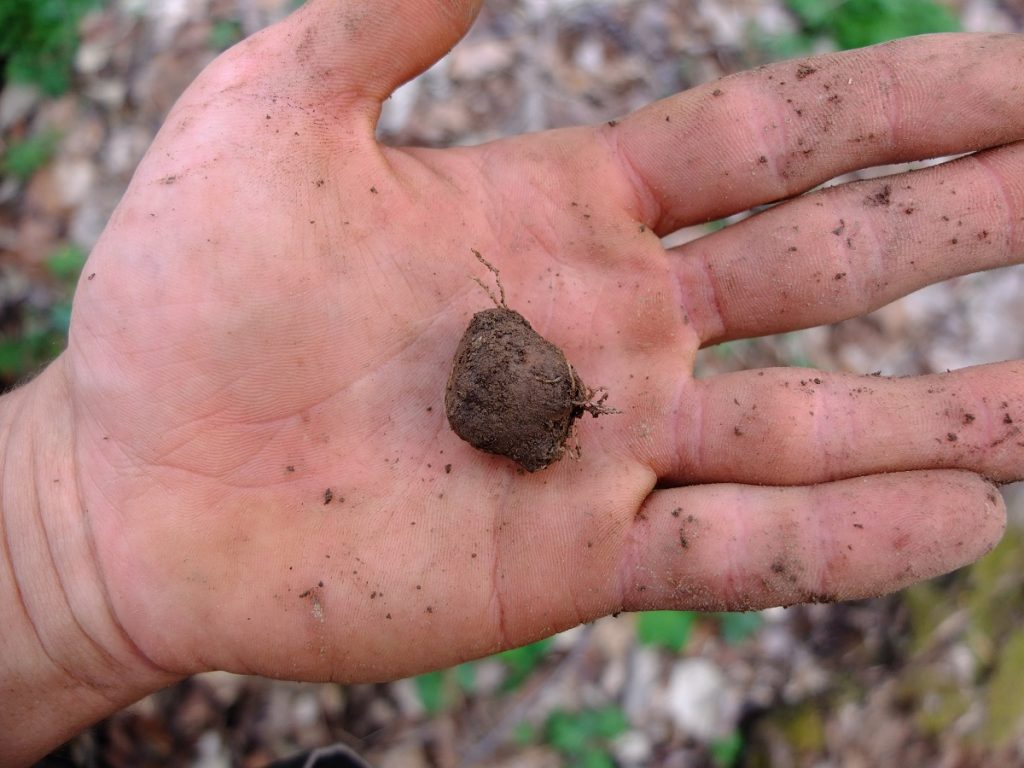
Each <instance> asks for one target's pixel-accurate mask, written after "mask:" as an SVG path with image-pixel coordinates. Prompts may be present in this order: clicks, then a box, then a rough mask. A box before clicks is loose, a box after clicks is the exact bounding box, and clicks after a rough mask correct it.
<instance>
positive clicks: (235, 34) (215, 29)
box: [209, 19, 245, 51]
mask: <svg viewBox="0 0 1024 768" xmlns="http://www.w3.org/2000/svg"><path fill="white" fill-rule="evenodd" d="M244 36H245V35H244V33H243V32H242V25H241V24H240V23H238V22H237V21H235V20H234V19H221V20H220V21H215V22H214V23H213V26H212V27H211V28H210V41H209V43H210V47H211V48H213V50H215V51H226V50H227V49H228V48H230V47H231V46H232V45H234V44H235V43H237V42H238V41H239V40H241V39H242V38H243V37H244Z"/></svg>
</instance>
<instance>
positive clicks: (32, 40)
mask: <svg viewBox="0 0 1024 768" xmlns="http://www.w3.org/2000/svg"><path fill="white" fill-rule="evenodd" d="M100 5H101V2H100V0H31V2H28V0H22V1H21V2H19V1H18V0H3V2H0V61H6V69H5V75H6V77H7V79H8V80H12V81H17V82H28V83H34V84H35V85H37V86H38V87H39V88H41V89H42V90H43V91H45V92H46V93H47V94H49V95H51V96H59V95H60V94H62V93H64V92H65V91H66V90H67V89H68V87H69V85H70V84H71V74H72V62H73V61H74V57H75V51H76V50H77V49H78V25H79V23H80V22H81V20H82V18H83V17H84V16H85V14H86V13H88V12H89V11H90V10H92V9H93V8H97V7H99V6H100Z"/></svg>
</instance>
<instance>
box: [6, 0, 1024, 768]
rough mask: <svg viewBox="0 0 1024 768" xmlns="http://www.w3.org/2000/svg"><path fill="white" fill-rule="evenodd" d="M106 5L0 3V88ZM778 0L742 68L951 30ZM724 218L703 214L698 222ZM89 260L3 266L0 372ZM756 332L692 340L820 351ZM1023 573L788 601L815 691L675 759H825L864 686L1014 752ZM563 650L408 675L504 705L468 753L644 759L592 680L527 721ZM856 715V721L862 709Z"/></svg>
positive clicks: (755, 630) (883, 6)
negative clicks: (778, 24) (830, 601)
mask: <svg viewBox="0 0 1024 768" xmlns="http://www.w3.org/2000/svg"><path fill="white" fill-rule="evenodd" d="M105 5H106V4H105V3H104V2H102V0H33V1H32V2H27V1H26V0H0V64H2V72H3V77H4V81H5V82H4V87H5V88H7V87H8V86H9V85H11V84H18V85H20V86H29V87H31V88H34V89H36V90H37V91H38V92H39V93H40V94H42V95H43V98H44V99H56V98H58V97H61V96H63V95H64V94H67V93H68V92H69V91H70V92H71V93H74V92H75V88H76V87H77V84H76V67H75V63H76V54H77V51H78V44H79V31H80V29H81V25H82V23H83V20H84V19H86V17H87V14H89V13H90V12H94V13H95V12H99V11H102V10H103V8H104V6H105ZM292 5H294V4H292ZM508 5H509V7H511V8H515V7H516V6H515V4H514V3H512V4H508ZM218 7H219V8H221V9H222V12H221V13H220V14H219V15H218V16H216V17H211V18H210V19H209V23H208V25H207V26H206V28H205V31H204V34H203V39H202V40H201V41H200V42H199V43H198V45H199V46H200V47H201V48H203V49H204V50H205V51H206V52H207V53H209V54H210V55H212V54H214V53H216V52H218V51H222V50H224V49H226V48H228V47H230V46H231V45H233V44H234V43H236V42H238V41H239V40H240V39H242V38H243V37H244V36H245V34H246V30H247V25H246V23H245V20H244V19H243V18H242V15H241V14H239V15H233V14H232V9H233V6H232V5H231V4H221V5H219V6H218ZM781 8H782V9H783V11H784V12H785V14H787V16H788V18H787V19H786V24H785V25H784V27H785V28H784V29H783V31H781V32H780V31H778V30H766V29H764V28H763V27H761V26H759V25H758V24H756V23H754V24H751V25H750V26H749V27H748V29H747V31H746V41H745V43H746V47H747V50H746V52H745V53H744V54H743V55H742V56H741V57H740V58H741V59H742V61H743V63H745V64H751V63H759V62H762V61H767V60H772V59H778V58H785V57H792V56H798V55H804V54H808V53H811V52H817V51H822V50H836V49H845V48H854V47H859V46H864V45H870V44H872V43H877V42H882V41H885V40H890V39H894V38H899V37H903V36H906V35H914V34H921V33H926V32H945V31H953V30H956V29H958V28H959V27H960V22H959V19H958V15H957V13H956V8H955V7H954V6H951V5H947V4H945V3H942V2H935V1H934V0H783V2H782V3H781ZM224 9H226V11H225V10H224ZM679 66H680V67H685V66H686V65H685V64H681V65H679ZM63 138H64V136H63V134H62V132H61V130H57V129H54V128H52V127H48V126H42V127H39V126H38V125H37V124H35V123H33V122H32V121H30V120H21V121H18V120H13V121H10V122H9V124H8V125H6V126H5V133H4V135H3V145H2V146H3V153H2V161H0V168H2V173H3V176H4V181H3V184H4V187H5V189H6V190H7V191H6V193H5V194H6V197H5V200H4V202H3V205H4V206H5V208H6V209H7V210H8V211H9V212H10V216H11V217H13V218H15V219H16V218H17V217H18V216H20V215H22V214H23V211H22V209H21V208H19V206H22V205H23V193H24V191H25V190H26V188H28V187H29V185H31V184H32V183H33V179H34V178H35V177H36V176H37V174H39V173H40V172H41V171H43V170H44V169H46V168H47V167H48V166H49V165H50V164H51V162H52V161H53V160H54V158H55V156H56V155H57V153H58V152H59V150H60V146H61V142H62V140H63ZM726 223H727V222H716V223H713V224H711V225H708V227H707V228H706V231H713V230H714V229H716V228H720V227H721V226H723V225H725V224H726ZM86 258H87V247H86V246H85V245H83V244H81V243H78V242H76V241H75V240H74V238H72V237H70V236H68V233H67V232H60V233H58V237H57V242H56V243H55V244H54V245H53V247H52V248H51V249H50V250H49V251H48V252H47V254H46V255H45V257H44V258H42V259H41V260H40V261H39V262H38V263H33V264H30V265H29V266H28V267H27V268H26V269H25V274H27V278H24V277H17V278H12V277H11V274H12V273H10V272H8V273H5V274H6V277H5V278H4V279H3V280H0V383H2V384H3V385H6V386H8V387H9V386H11V385H13V384H15V383H16V382H17V381H19V380H20V379H22V378H24V377H25V376H27V375H30V374H31V373H32V372H33V371H34V370H36V369H38V367H39V366H41V365H44V364H45V363H46V362H47V361H48V360H50V359H52V358H53V357H54V356H55V355H56V354H58V353H59V352H60V350H61V349H62V348H63V347H64V345H65V343H66V336H67V331H68V325H69V321H70V314H71V301H72V296H73V292H74V287H75V285H76V282H77V280H78V279H79V276H80V273H81V270H82V267H83V265H84V264H85V260H86ZM16 264H17V258H16V254H12V252H10V251H8V253H7V254H6V255H5V260H4V261H3V262H2V263H0V268H2V269H8V270H9V269H10V268H11V267H12V265H16ZM19 274H20V273H19ZM12 286H13V287H12ZM771 344H773V345H774V346H771V348H770V351H768V352H766V351H765V350H766V349H768V348H767V347H765V346H764V344H763V342H762V341H760V340H757V341H742V342H734V343H732V344H727V345H721V346H720V347H718V348H715V349H713V350H710V351H709V352H708V353H706V354H707V355H709V357H707V358H706V360H710V361H711V362H708V363H706V365H707V366H708V368H709V369H710V370H717V369H719V368H722V367H724V368H740V367H745V366H749V365H755V364H765V363H767V364H782V365H800V366H806V365H813V364H815V363H816V362H817V361H816V360H815V355H814V353H813V351H808V350H807V349H805V348H804V347H803V346H801V344H800V343H799V342H794V341H793V339H792V338H782V339H776V340H775V341H773V342H771ZM1022 577H1024V536H1022V534H1021V532H1020V529H1019V528H1016V527H1013V526H1011V528H1010V530H1009V533H1008V535H1007V536H1006V538H1005V539H1004V541H1003V542H1002V543H1001V544H1000V545H999V547H998V548H997V549H996V550H995V551H994V552H993V553H991V554H990V555H989V556H988V557H986V558H984V559H983V560H981V561H980V562H979V563H977V564H975V565H973V566H971V567H969V568H966V569H963V570H962V571H960V572H958V573H956V574H954V575H951V576H949V577H946V578H944V579H939V580H933V581H930V582H926V583H923V584H920V585H917V586H915V587H912V588H910V589H908V590H905V591H904V592H903V593H901V594H900V595H898V596H896V597H894V598H889V599H887V600H885V601H878V602H877V605H880V606H881V607H880V608H879V607H877V606H876V607H872V608H871V609H870V611H868V612H867V613H866V614H865V615H867V616H868V617H869V618H868V619H867V620H868V621H881V620H891V622H892V624H891V626H889V627H870V628H865V627H861V626H859V625H857V621H858V620H859V619H858V616H859V615H860V614H858V613H857V610H858V609H857V608H856V607H855V608H854V609H852V612H848V613H847V614H842V615H840V614H839V613H836V614H835V617H834V618H825V619H821V618H820V616H819V615H818V614H816V613H813V610H816V609H819V608H820V609H822V610H827V608H826V607H825V606H817V607H815V609H811V610H810V611H809V612H806V613H800V614H799V616H798V618H797V619H794V621H803V622H808V624H807V626H808V627H813V628H812V629H809V630H808V633H809V636H811V641H810V642H811V644H812V645H813V635H814V633H815V632H818V631H820V627H821V625H822V624H823V625H827V626H828V628H829V631H828V632H827V633H825V636H827V637H828V638H829V642H836V643H837V645H838V648H837V647H832V648H829V649H827V650H822V651H821V653H822V656H823V658H824V657H826V656H827V657H828V658H829V660H828V661H823V662H821V663H820V664H819V665H818V666H819V667H821V668H823V669H826V670H827V671H828V674H829V679H828V680H827V682H826V683H824V684H822V685H819V686H816V687H815V688H814V694H813V696H808V697H804V698H799V697H796V698H793V699H791V700H786V699H782V700H778V701H773V702H771V704H770V705H768V706H765V707H763V708H761V709H758V708H757V707H754V708H751V709H749V710H748V711H746V712H742V713H740V715H739V716H738V717H737V718H736V720H735V725H734V727H731V728H730V729H728V730H727V731H725V732H722V733H718V734H717V735H713V736H708V737H706V738H704V739H703V744H702V745H701V746H699V748H698V751H697V753H696V754H699V755H701V756H702V757H700V759H699V760H698V762H694V763H687V764H688V765H689V764H693V765H713V766H717V767H719V768H728V767H729V766H736V765H748V766H762V765H763V766H770V765H811V764H815V761H816V760H823V759H825V758H826V757H827V756H828V755H829V754H830V747H829V740H830V734H829V730H830V728H831V729H835V728H838V726H837V725H835V724H834V723H832V724H831V725H830V723H831V722H832V720H833V719H834V716H835V713H837V712H842V711H849V710H850V708H851V707H853V708H857V707H861V708H863V707H868V706H869V705H870V702H871V700H872V697H873V696H875V695H876V693H877V692H878V691H883V692H884V694H885V696H886V697H887V698H886V699H885V700H886V702H888V703H892V702H896V705H897V706H898V707H899V708H900V711H901V712H903V713H905V716H906V719H907V721H908V722H909V723H910V724H911V725H910V726H908V727H911V728H913V729H915V733H916V734H917V736H916V737H915V738H918V737H919V738H918V740H919V741H923V742H927V741H928V740H929V739H932V740H933V741H934V742H936V743H938V741H940V740H941V739H942V738H944V737H948V736H949V734H950V733H951V732H955V733H956V739H957V743H958V744H959V745H960V747H959V748H960V752H959V753H958V754H959V757H958V758H957V759H958V760H960V761H961V762H959V763H948V762H947V764H949V765H975V764H979V765H980V764H989V765H996V764H998V765H1011V764H1012V765H1021V764H1024V760H1022V757H1021V748H1020V744H1021V737H1022V733H1021V722H1022V718H1024V696H1022V695H1021V692H1020V689H1019V685H1020V681H1021V680H1022V679H1024V623H1022V622H1021V618H1022V606H1024V578H1022ZM794 610H795V611H797V610H799V609H794ZM851 616H852V618H851ZM814 617H818V618H814ZM627 618H628V617H622V619H621V620H622V621H626V620H627ZM812 619H814V621H812ZM607 621H615V620H614V619H608V620H607ZM629 621H631V623H629V624H627V626H628V627H630V630H629V631H631V632H632V633H633V638H634V642H635V644H636V647H637V648H639V649H646V650H645V651H643V652H645V653H654V654H657V655H658V656H659V657H661V658H664V659H669V660H671V659H678V658H683V657H686V656H687V655H689V654H699V653H700V652H701V651H700V649H701V648H704V647H707V645H708V643H709V642H710V643H712V644H713V643H715V642H718V643H720V644H721V646H722V647H723V648H726V649H729V648H738V649H742V648H744V647H745V644H746V646H749V645H750V644H751V643H752V642H753V641H754V640H756V639H757V637H758V635H759V633H760V632H761V630H762V628H763V627H764V625H765V620H764V618H763V616H762V615H761V614H757V613H752V614H736V613H718V614H699V613H695V612H690V611H657V612H649V613H644V614H639V615H637V616H636V617H634V618H632V619H629ZM815 621H816V622H819V623H817V624H815V623H814V622H815ZM830 622H831V623H830ZM869 636H870V637H872V638H874V639H873V640H872V641H871V643H874V645H873V646H872V648H871V649H870V653H869V652H868V651H866V650H865V647H866V646H867V645H871V643H868V642H867V641H866V640H865V638H867V637H869ZM837 637H838V638H840V640H838V641H836V638H837ZM851 638H852V640H851ZM844 643H846V644H845V645H844ZM573 647H575V646H571V645H570V646H569V647H568V648H566V647H563V646H559V645H558V643H556V642H555V641H553V640H552V639H545V640H541V641H540V642H537V643H534V644H532V645H528V646H525V647H523V648H518V649H514V650H510V651H506V652H504V653H501V654H498V655H496V656H494V657H491V658H489V659H484V660H480V661H476V662H470V663H467V664H463V665H460V666H458V667H454V668H452V669H448V670H441V671H437V672H432V673H429V674H425V675H421V676H419V677H417V678H415V679H414V680H412V681H409V682H410V684H411V690H412V691H414V695H415V697H416V699H417V701H418V703H419V706H420V707H421V708H422V711H423V713H424V714H423V716H424V717H425V718H427V719H428V720H429V719H434V720H438V721H441V720H444V719H445V718H449V717H450V716H451V714H452V713H453V712H456V711H459V710H465V709H467V708H468V707H470V705H471V704H472V702H473V701H474V700H477V699H479V698H481V697H488V698H491V699H495V700H498V701H499V702H500V701H501V700H506V701H509V702H512V703H513V704H512V705H510V706H509V707H508V710H509V711H510V712H511V715H510V716H509V715H506V718H505V720H503V721H502V722H503V723H504V725H505V726H507V727H503V728H497V729H495V731H494V733H497V734H498V738H497V739H496V740H492V742H487V741H486V740H485V742H486V743H485V744H484V747H482V748H480V749H478V751H477V753H476V759H477V761H478V763H479V764H487V763H488V761H489V760H490V759H491V756H492V755H493V754H495V753H497V752H500V750H502V749H507V748H510V747H515V746H518V747H522V748H528V747H531V746H541V747H544V748H546V749H548V750H549V751H550V752H552V753H554V754H556V755H558V756H559V759H560V760H561V762H562V764H565V765H572V766H585V767H588V768H589V767H590V766H595V767H597V766H601V767H604V766H614V765H617V764H623V765H625V764H645V762H644V761H645V760H654V758H653V757H651V756H650V753H648V756H647V757H641V758H639V760H638V761H635V762H633V763H630V760H629V757H628V755H629V754H641V752H642V750H641V752H637V751H636V750H634V751H633V752H630V751H629V749H627V748H624V747H622V745H623V744H626V743H627V742H628V738H627V737H628V736H629V733H630V731H631V730H633V731H635V730H637V729H642V728H643V724H642V723H636V722H633V723H631V722H630V715H629V712H627V709H626V708H625V707H624V705H623V702H622V701H620V700H616V699H615V698H614V697H609V696H602V695H600V694H599V693H592V694H591V695H589V696H585V697H582V698H581V699H580V701H579V703H578V706H576V707H574V708H572V709H565V708H562V707H555V708H554V709H551V710H550V711H547V712H546V713H544V714H543V717H541V718H539V719H538V718H537V717H534V716H533V712H532V707H533V705H535V704H536V702H537V701H538V696H539V694H538V692H543V691H544V690H545V688H546V687H549V686H550V685H551V684H552V682H551V681H552V680H557V675H558V674H559V671H560V670H564V669H565V667H566V664H567V660H572V658H573V653H574V650H573ZM724 653H726V654H729V653H732V651H728V650H726V651H724ZM736 653H742V650H739V651H736ZM577 661H578V660H577ZM670 663H671V661H670ZM495 680H497V682H495ZM522 702H525V706H524V705H523V704H522ZM859 722H862V723H865V724H868V725H870V724H871V723H872V719H871V715H870V713H869V714H867V715H864V716H863V717H862V719H861V721H859ZM867 738H870V735H868V736H867ZM915 743H916V742H915ZM478 746H479V745H478ZM908 754H909V755H910V757H909V758H908V757H907V755H908ZM915 754H920V755H930V754H934V752H932V753H929V752H928V751H927V750H924V751H921V752H920V753H915V752H913V751H910V752H906V753H903V754H902V757H903V759H909V760H910V762H909V763H907V764H908V765H909V764H921V765H924V764H933V763H929V762H927V760H928V759H930V758H925V757H922V758H921V760H922V762H920V763H914V757H913V755H915ZM624 755H625V757H624ZM780 756H781V757H780ZM701 760H702V761H703V762H700V761H701ZM972 761H980V762H972ZM992 761H996V762H992ZM652 764H653V763H652ZM821 764H825V763H821ZM829 764H836V763H829ZM864 764H869V763H864Z"/></svg>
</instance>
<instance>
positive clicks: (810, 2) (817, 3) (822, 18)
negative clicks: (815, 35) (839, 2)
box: [786, 0, 836, 32]
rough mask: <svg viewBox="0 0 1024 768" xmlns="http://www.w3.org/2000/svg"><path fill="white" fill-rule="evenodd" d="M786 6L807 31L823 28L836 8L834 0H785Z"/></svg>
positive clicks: (816, 30)
mask: <svg viewBox="0 0 1024 768" xmlns="http://www.w3.org/2000/svg"><path fill="white" fill-rule="evenodd" d="M786 7H788V8H789V10H790V12H791V13H792V14H793V15H794V16H796V17H797V19H798V20H799V21H800V24H801V25H803V27H804V28H805V29H806V30H807V31H809V32H818V31H820V30H821V29H822V28H824V27H825V26H826V24H827V22H828V18H829V16H831V15H832V14H833V13H834V12H835V9H836V3H835V2H834V0H786Z"/></svg>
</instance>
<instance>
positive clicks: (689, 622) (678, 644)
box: [636, 611, 696, 651]
mask: <svg viewBox="0 0 1024 768" xmlns="http://www.w3.org/2000/svg"><path fill="white" fill-rule="evenodd" d="M695 621H696V614H695V613H693V612H692V611H647V612H645V613H641V614H640V615H639V616H638V617H637V621H636V633H637V639H639V641H640V643H641V644H643V645H651V646H654V647H656V648H667V649H669V650H670V651H679V650H680V649H682V648H683V646H685V645H686V643H687V642H688V641H689V639H690V633H691V632H692V631H693V624H694V622H695Z"/></svg>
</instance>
